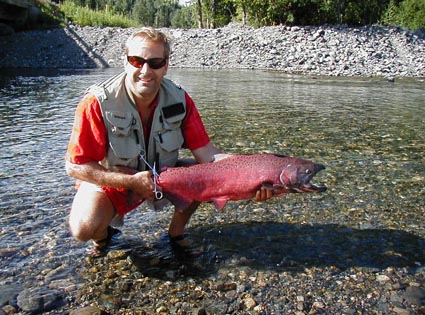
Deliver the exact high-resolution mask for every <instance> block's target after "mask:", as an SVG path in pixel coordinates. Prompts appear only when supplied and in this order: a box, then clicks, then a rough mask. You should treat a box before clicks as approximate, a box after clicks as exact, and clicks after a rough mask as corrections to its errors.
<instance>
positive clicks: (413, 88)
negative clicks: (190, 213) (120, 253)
mask: <svg viewBox="0 0 425 315" xmlns="http://www.w3.org/2000/svg"><path fill="white" fill-rule="evenodd" d="M117 71H118V70H102V71H101V70H99V71H90V72H73V73H58V74H51V73H47V74H46V73H43V74H42V75H34V74H28V75H17V76H16V75H6V74H5V75H0V130H1V137H0V147H1V149H0V198H1V200H0V211H1V212H0V218H1V226H0V248H1V255H0V270H1V276H0V283H10V282H13V281H15V282H19V283H22V284H24V283H26V284H28V283H31V282H34V281H37V280H39V279H40V275H42V274H45V273H46V272H47V271H48V270H51V269H53V268H57V267H58V266H61V265H63V266H65V268H64V272H63V274H58V275H56V277H57V278H69V277H72V276H73V275H74V276H76V277H78V274H79V272H78V269H79V261H80V260H81V259H82V258H84V257H85V248H86V246H87V245H86V244H82V243H80V242H78V241H75V240H73V239H72V238H71V237H70V234H69V231H68V227H67V215H68V212H69V209H70V205H71V202H72V198H73V194H74V187H73V180H72V179H70V178H68V177H67V176H66V174H65V171H64V155H65V151H66V146H67V142H68V138H69V135H70V131H71V126H72V121H73V114H74V110H75V107H76V104H77V102H78V101H79V100H80V99H81V97H82V96H83V92H84V90H85V89H86V88H87V87H88V86H89V85H90V84H92V83H95V82H100V81H102V80H103V79H106V78H108V77H109V76H111V75H112V74H114V73H116V72H117ZM169 77H170V78H172V79H173V80H175V81H176V82H178V83H180V84H181V85H182V86H183V87H184V88H186V90H187V91H188V92H189V93H190V94H191V95H192V97H193V98H194V100H195V102H196V104H197V106H198V108H199V111H200V113H201V115H202V117H203V120H204V122H205V125H206V128H207V130H208V132H209V133H210V136H211V138H212V140H213V141H214V143H215V144H216V145H217V146H218V147H220V148H221V149H222V150H223V151H225V152H232V153H254V152H273V153H279V154H285V155H292V156H299V157H304V158H309V159H312V160H314V161H317V162H321V163H323V164H325V165H326V166H327V168H326V170H325V171H323V172H321V173H320V174H319V175H318V176H317V178H316V179H315V182H316V183H317V184H325V185H327V186H328V191H327V192H325V193H322V194H317V195H311V194H308V195H302V196H301V195H290V196H286V197H285V198H283V199H273V200H271V201H269V202H267V203H255V202H252V201H242V202H232V203H229V205H228V206H227V207H226V208H225V210H224V211H222V212H220V213H216V212H215V211H214V210H213V207H212V206H211V205H204V206H202V207H201V209H200V210H199V211H198V212H197V214H195V216H194V218H193V221H192V225H191V227H190V229H189V230H190V231H191V233H192V234H193V237H194V238H195V239H197V240H198V241H203V242H206V243H207V245H208V246H209V247H208V246H207V251H208V248H210V250H211V252H212V251H215V250H218V251H219V252H220V255H221V256H223V255H224V256H226V255H228V256H229V257H230V256H231V255H233V254H235V253H240V255H241V256H244V257H248V258H249V259H251V260H252V259H253V260H255V261H256V263H258V264H259V265H261V264H262V265H270V266H272V265H273V266H274V268H276V266H279V264H284V262H285V259H286V258H285V255H286V257H290V259H292V261H294V260H295V261H298V262H302V263H304V264H306V263H308V264H324V263H327V262H326V260H329V259H330V260H332V261H331V262H330V263H332V264H336V265H338V264H341V265H344V264H347V261H351V263H352V264H357V265H362V264H365V265H373V264H375V266H376V267H386V266H387V265H389V264H391V263H392V262H393V260H392V259H393V258H391V259H389V258H388V259H387V260H383V261H379V258H377V257H378V256H380V253H381V250H382V248H381V246H382V244H383V243H384V245H385V244H386V245H388V244H390V243H391V244H393V246H395V247H397V250H398V251H399V252H400V250H401V248H405V247H404V246H403V245H402V244H398V243H397V242H398V241H399V242H402V243H404V244H406V243H409V244H411V246H412V247H407V249H406V252H405V253H403V255H405V260H408V261H407V264H414V263H418V261H419V263H421V262H422V263H424V262H425V261H422V260H421V259H423V256H414V255H415V254H414V253H410V252H409V251H415V250H416V249H418V248H420V246H422V245H421V244H423V239H424V238H425V232H424V231H425V224H424V219H423V218H424V215H425V209H424V208H425V201H424V200H425V191H424V186H425V178H424V176H425V155H424V150H425V115H424V113H425V111H424V106H425V89H424V82H421V81H420V80H407V79H404V80H397V81H396V82H395V83H390V82H387V81H385V80H382V79H354V78H313V77H303V76H292V75H286V74H281V73H276V72H262V71H210V70H208V71H203V70H187V69H186V70H178V69H171V70H170V73H169ZM171 212H172V210H171V208H166V209H165V210H162V211H159V212H154V211H152V210H149V209H146V208H144V207H141V208H139V209H138V210H136V211H134V212H132V213H131V214H130V215H129V216H128V217H127V218H126V225H125V226H124V227H123V233H124V235H123V240H122V244H132V246H136V247H137V244H139V245H140V247H141V248H145V249H146V248H155V245H152V244H155V243H156V242H160V243H161V242H162V241H161V240H162V239H163V236H164V231H166V228H167V224H168V222H169V219H170V215H171ZM395 230H398V231H400V233H399V234H394V235H392V236H391V231H395ZM351 231H359V233H358V234H353V233H352V232H351ZM361 231H363V232H361ZM388 233H389V234H388ZM219 235H220V236H219ZM353 235H355V236H356V241H355V242H354V243H352V245H353V244H354V245H355V247H356V248H355V249H353V251H354V250H355V251H357V252H356V253H355V254H353V253H350V249H347V247H346V245H347V242H348V243H349V242H350V240H351V241H352V238H353ZM217 237H221V238H220V242H218V241H217ZM282 238H285V239H286V241H285V242H281V239H282ZM288 239H289V240H290V242H287V240H288ZM312 239H315V241H316V243H312V242H313V241H312ZM371 239H372V240H375V244H371V243H370V240H371ZM243 242H246V243H247V244H250V246H251V247H250V246H241V243H243ZM264 242H268V243H267V250H266V248H265V247H264V246H262V245H264V244H265V243H264ZM339 242H345V245H341V247H340V248H338V246H339ZM326 243H328V244H326ZM135 244H136V245H135ZM255 244H256V245H257V247H256V246H255ZM294 244H297V245H294ZM312 244H315V245H314V246H313V245H312ZM298 245H301V246H298ZM354 245H353V246H354ZM122 246H123V247H125V246H126V245H122ZM128 246H130V245H128ZM291 246H292V247H291ZM374 246H375V247H376V248H375V247H374ZM378 247H379V248H381V249H378ZM333 250H335V251H334V254H332V255H330V254H329V253H331V252H332V251H333ZM368 250H369V251H370V252H368ZM362 251H363V252H362ZM159 252H161V250H159ZM324 252H326V253H327V254H326V255H323V253H324ZM152 253H153V254H152ZM283 253H285V254H283ZM141 255H142V254H141ZM150 255H156V254H155V250H153V251H152V252H151V253H150ZM158 255H160V254H158ZM341 255H342V256H341ZM344 255H345V256H347V257H348V256H350V259H351V260H347V259H345V258H346V257H345V256H344ZM213 256H214V257H216V256H215V254H214V255H213V254H211V255H210V256H208V255H207V257H210V258H211V257H213ZM325 256H326V257H325ZM375 256H376V257H375ZM341 257H342V258H341ZM356 257H357V258H356ZM370 257H373V258H370ZM149 259H150V258H149ZM353 259H354V263H353ZM356 259H357V260H356ZM141 261H142V262H143V259H141ZM206 263H207V264H214V259H213V258H211V259H210V260H208V259H207V262H206ZM394 263H396V264H397V261H395V262H394ZM398 263H400V262H398ZM159 266H160V265H159Z"/></svg>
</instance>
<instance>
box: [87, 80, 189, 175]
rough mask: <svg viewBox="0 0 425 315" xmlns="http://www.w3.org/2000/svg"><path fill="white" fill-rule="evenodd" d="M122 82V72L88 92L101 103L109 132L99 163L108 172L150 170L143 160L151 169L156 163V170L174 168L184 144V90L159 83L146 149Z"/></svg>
mask: <svg viewBox="0 0 425 315" xmlns="http://www.w3.org/2000/svg"><path fill="white" fill-rule="evenodd" d="M124 80H125V72H123V73H121V74H118V75H116V76H114V77H112V78H111V79H109V80H107V81H105V82H103V83H101V84H99V85H94V86H92V87H90V88H89V91H90V92H91V93H93V94H94V95H95V96H96V98H97V100H98V101H99V103H100V107H101V110H102V115H103V121H104V123H105V126H106V130H107V132H108V141H109V148H108V149H107V156H106V158H105V159H104V160H103V161H101V162H100V163H101V164H102V165H103V166H105V167H106V168H108V169H110V168H112V167H113V166H115V165H120V166H127V167H131V168H134V169H138V170H146V169H149V167H147V166H146V163H145V162H144V160H146V161H147V162H148V163H149V165H150V166H151V167H153V166H154V163H155V166H156V168H157V170H159V168H160V167H162V166H174V165H175V163H176V162H177V159H178V154H179V149H180V148H181V147H182V145H183V142H184V138H183V135H182V131H181V128H180V126H181V123H182V121H183V119H184V117H185V116H186V98H185V92H184V90H183V89H182V88H181V87H179V86H177V85H176V84H174V83H173V82H172V81H170V80H168V79H165V78H164V79H163V80H162V83H161V87H160V90H159V95H158V106H157V107H156V109H155V112H154V116H153V121H152V128H151V133H150V137H149V145H148V146H147V144H145V141H144V139H145V137H144V135H143V127H142V121H141V119H140V116H139V112H138V111H137V108H136V106H135V105H134V104H133V102H132V101H130V99H129V97H128V95H127V92H126V90H125V85H124ZM146 148H147V150H148V152H146ZM141 155H142V156H143V159H142V158H141V157H140V156H141Z"/></svg>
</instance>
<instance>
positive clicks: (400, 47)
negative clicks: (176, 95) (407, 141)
mask: <svg viewBox="0 0 425 315" xmlns="http://www.w3.org/2000/svg"><path fill="white" fill-rule="evenodd" d="M135 30H136V29H135V28H127V29H123V28H117V27H104V28H98V27H88V26H86V27H80V26H76V25H72V24H69V25H68V26H67V27H66V28H63V29H53V30H37V31H27V32H18V33H14V34H11V35H7V34H6V35H3V36H0V43H1V46H2V52H1V53H0V68H2V67H10V68H15V67H25V68H62V69H64V68H71V69H83V68H105V67H121V66H122V64H123V60H122V55H123V51H124V43H125V40H126V38H127V37H128V36H129V35H130V34H131V33H133V32H134V31H135ZM163 30H164V31H165V32H167V33H169V34H170V35H171V36H172V38H173V47H172V54H171V58H170V65H171V66H172V67H180V68H211V69H269V70H277V71H282V72H287V73H297V74H312V75H331V76H382V77H384V78H386V80H388V81H389V82H394V81H395V79H396V78H397V77H424V76H425V34H424V33H423V32H421V31H420V30H418V31H415V32H412V31H409V30H407V29H403V28H399V27H383V26H378V25H371V26H362V27H348V26H343V25H338V26H303V27H300V26H293V27H289V26H283V25H281V26H268V27H260V28H253V27H249V26H244V25H242V24H238V23H231V24H229V25H227V26H225V27H222V28H218V29H187V30H186V29H185V30H183V29H163Z"/></svg>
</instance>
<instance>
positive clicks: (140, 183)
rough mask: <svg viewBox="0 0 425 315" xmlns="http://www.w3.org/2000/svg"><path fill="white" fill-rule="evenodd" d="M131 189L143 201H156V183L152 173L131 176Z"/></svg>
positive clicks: (145, 172)
mask: <svg viewBox="0 0 425 315" xmlns="http://www.w3.org/2000/svg"><path fill="white" fill-rule="evenodd" d="M131 177H132V179H131V185H130V187H131V188H130V189H131V190H132V191H133V192H135V193H136V194H138V195H140V196H141V197H142V198H143V199H148V200H153V199H154V192H153V190H154V183H153V179H152V172H151V171H143V172H137V173H135V174H134V175H132V176H131Z"/></svg>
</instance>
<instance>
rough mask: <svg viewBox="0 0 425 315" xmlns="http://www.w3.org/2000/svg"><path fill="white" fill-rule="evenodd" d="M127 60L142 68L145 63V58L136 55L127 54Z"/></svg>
mask: <svg viewBox="0 0 425 315" xmlns="http://www.w3.org/2000/svg"><path fill="white" fill-rule="evenodd" d="M127 61H128V63H129V64H131V65H132V66H133V67H136V68H142V67H143V65H144V64H145V60H144V59H142V58H139V57H135V56H127Z"/></svg>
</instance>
